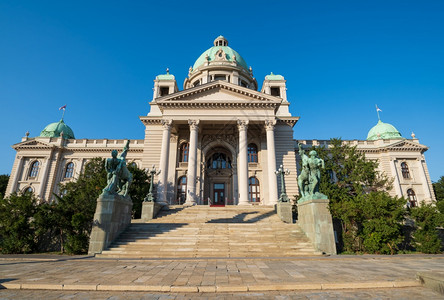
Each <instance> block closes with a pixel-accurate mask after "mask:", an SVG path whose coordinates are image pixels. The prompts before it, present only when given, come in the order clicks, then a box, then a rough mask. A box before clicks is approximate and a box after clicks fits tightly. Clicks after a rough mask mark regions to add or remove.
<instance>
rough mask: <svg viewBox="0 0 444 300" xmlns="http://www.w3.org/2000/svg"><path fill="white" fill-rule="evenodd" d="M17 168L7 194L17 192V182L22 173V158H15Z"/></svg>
mask: <svg viewBox="0 0 444 300" xmlns="http://www.w3.org/2000/svg"><path fill="white" fill-rule="evenodd" d="M17 160H18V162H17V167H16V169H15V174H14V180H13V181H12V182H11V187H10V188H9V190H8V194H12V193H14V192H17V186H18V182H19V180H20V175H21V174H22V173H23V170H22V168H23V156H17Z"/></svg>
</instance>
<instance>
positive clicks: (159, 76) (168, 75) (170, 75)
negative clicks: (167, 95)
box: [156, 69, 175, 80]
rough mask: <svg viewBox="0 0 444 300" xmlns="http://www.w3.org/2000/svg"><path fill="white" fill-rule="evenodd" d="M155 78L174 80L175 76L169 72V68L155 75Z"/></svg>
mask: <svg viewBox="0 0 444 300" xmlns="http://www.w3.org/2000/svg"><path fill="white" fill-rule="evenodd" d="M156 79H157V80H174V79H175V77H174V75H173V74H170V70H168V69H167V73H166V74H160V75H157V76H156Z"/></svg>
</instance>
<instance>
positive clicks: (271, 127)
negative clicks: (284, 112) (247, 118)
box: [265, 120, 276, 131]
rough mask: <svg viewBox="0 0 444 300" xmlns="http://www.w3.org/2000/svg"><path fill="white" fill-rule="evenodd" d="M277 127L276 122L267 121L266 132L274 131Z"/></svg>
mask: <svg viewBox="0 0 444 300" xmlns="http://www.w3.org/2000/svg"><path fill="white" fill-rule="evenodd" d="M275 125H276V120H265V130H267V131H269V130H274V126H275Z"/></svg>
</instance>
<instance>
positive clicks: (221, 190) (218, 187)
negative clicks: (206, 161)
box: [213, 183, 225, 205]
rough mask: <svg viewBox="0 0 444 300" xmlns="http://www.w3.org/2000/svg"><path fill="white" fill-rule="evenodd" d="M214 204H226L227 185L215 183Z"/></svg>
mask: <svg viewBox="0 0 444 300" xmlns="http://www.w3.org/2000/svg"><path fill="white" fill-rule="evenodd" d="M213 204H216V205H222V204H225V183H215V184H214V185H213Z"/></svg>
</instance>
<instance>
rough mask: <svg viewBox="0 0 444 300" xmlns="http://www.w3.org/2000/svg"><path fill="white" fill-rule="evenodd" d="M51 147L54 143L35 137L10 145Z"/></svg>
mask: <svg viewBox="0 0 444 300" xmlns="http://www.w3.org/2000/svg"><path fill="white" fill-rule="evenodd" d="M52 147H54V145H51V144H49V143H46V142H44V141H39V140H36V139H29V140H27V141H23V142H20V143H17V144H14V145H13V146H12V148H14V149H50V148H52Z"/></svg>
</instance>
